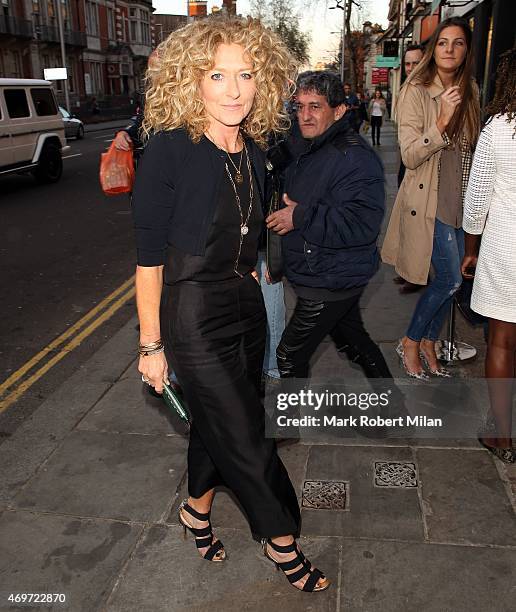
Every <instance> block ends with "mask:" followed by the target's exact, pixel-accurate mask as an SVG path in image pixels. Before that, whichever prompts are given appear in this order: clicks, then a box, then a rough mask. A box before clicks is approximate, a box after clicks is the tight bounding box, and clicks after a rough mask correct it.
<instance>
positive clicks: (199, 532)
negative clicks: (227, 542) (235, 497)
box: [178, 499, 227, 562]
mask: <svg viewBox="0 0 516 612" xmlns="http://www.w3.org/2000/svg"><path fill="white" fill-rule="evenodd" d="M182 511H184V512H187V513H188V514H190V515H191V516H193V517H194V518H196V519H197V520H198V521H208V526H207V527H201V528H199V529H198V528H196V527H192V526H191V525H189V524H188V522H187V521H186V519H185V517H184V516H183V512H182ZM178 515H179V522H180V523H181V525H183V529H184V537H185V539H186V530H187V529H188V531H190V532H191V533H193V535H194V536H195V545H196V546H197V548H198V549H201V548H207V547H208V546H209V548H208V550H207V551H206V552H205V553H204V555H203V554H201V557H202V558H203V559H206V560H207V561H213V562H220V561H225V560H226V558H227V557H226V551H225V550H224V546H223V544H222V542H221V541H220V540H217V541H216V542H214V541H213V538H214V535H213V531H212V529H211V523H210V513H209V512H207V513H206V514H202V513H201V512H197V510H194V508H192V506H189V505H188V502H187V500H186V499H184V500H183V501H182V502H181V504H180V505H179V511H178Z"/></svg>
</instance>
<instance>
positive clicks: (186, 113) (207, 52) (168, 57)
mask: <svg viewBox="0 0 516 612" xmlns="http://www.w3.org/2000/svg"><path fill="white" fill-rule="evenodd" d="M220 44H227V45H228V44H237V45H241V46H242V47H243V48H244V50H245V52H246V53H247V55H248V56H249V58H250V59H251V63H252V65H253V76H254V79H255V83H256V96H255V99H254V102H253V106H252V108H251V111H250V113H249V115H248V116H247V117H246V119H245V120H244V122H243V124H242V129H243V130H244V131H245V133H246V134H247V135H248V136H250V137H251V138H253V139H254V140H255V141H256V142H257V143H258V144H261V145H262V146H263V145H265V144H266V140H267V135H268V134H269V133H270V132H281V131H284V130H286V129H288V127H289V119H288V114H287V113H286V111H285V105H284V102H285V101H286V100H288V99H289V98H290V96H291V95H292V93H293V90H294V87H295V78H296V74H297V65H296V62H295V60H294V58H293V56H292V55H291V54H290V52H289V51H288V49H287V48H286V46H285V45H284V44H283V42H282V41H281V39H280V38H279V37H278V36H277V35H276V34H275V33H274V32H272V31H271V30H269V29H268V28H266V27H265V26H263V25H262V23H261V22H260V21H259V20H258V19H253V18H251V17H247V18H246V19H242V18H239V17H229V18H221V17H208V18H206V19H202V20H198V21H194V22H193V23H189V24H188V25H186V26H184V27H183V28H181V29H179V30H176V31H174V32H172V34H170V36H169V37H168V38H167V39H166V40H164V41H163V42H162V43H161V44H160V45H159V46H158V47H157V49H156V52H157V53H156V55H157V58H156V60H157V61H153V62H149V67H148V69H147V74H146V81H147V90H146V94H145V117H144V121H143V131H144V133H145V136H146V137H148V136H149V135H150V133H152V132H159V131H161V130H172V129H175V128H179V127H184V128H186V129H187V130H188V132H189V134H190V137H191V138H192V140H193V141H194V142H199V140H200V138H201V136H202V135H203V133H204V132H205V131H206V129H207V128H208V124H209V120H208V115H207V113H206V109H205V107H204V103H203V100H202V98H201V95H200V88H199V85H200V82H201V80H202V78H203V76H204V74H205V73H206V72H207V71H208V70H211V69H212V68H213V66H214V59H215V54H216V51H217V48H218V46H219V45H220Z"/></svg>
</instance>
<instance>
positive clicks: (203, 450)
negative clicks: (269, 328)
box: [161, 274, 300, 537]
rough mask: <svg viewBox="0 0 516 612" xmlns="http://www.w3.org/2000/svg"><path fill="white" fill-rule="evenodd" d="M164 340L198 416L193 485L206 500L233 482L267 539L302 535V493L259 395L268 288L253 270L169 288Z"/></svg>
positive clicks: (194, 426) (195, 419) (193, 445)
mask: <svg viewBox="0 0 516 612" xmlns="http://www.w3.org/2000/svg"><path fill="white" fill-rule="evenodd" d="M161 321H162V337H163V339H164V342H165V347H166V355H167V360H168V362H169V363H170V365H171V366H172V367H173V369H174V371H175V373H176V375H177V378H178V381H179V383H180V385H181V387H182V388H183V392H184V396H185V400H186V403H187V405H188V408H189V410H190V413H191V415H192V421H193V422H192V426H191V430H190V444H189V449H188V490H189V494H190V495H191V496H192V497H195V498H198V497H201V496H202V495H204V494H205V493H206V492H207V491H209V490H210V489H212V488H213V487H215V486H218V485H224V486H226V487H228V488H229V489H230V490H231V491H232V492H233V494H234V495H235V496H236V498H237V499H238V501H239V503H240V504H241V505H242V507H243V508H244V510H245V512H246V514H247V517H248V520H249V523H250V526H251V531H252V532H253V533H254V534H256V535H258V536H260V537H275V536H280V535H288V534H297V533H298V532H299V523H300V513H299V505H298V502H297V498H296V493H295V491H294V488H293V486H292V483H291V482H290V478H289V476H288V473H287V471H286V469H285V467H284V465H283V463H282V462H281V460H280V458H279V457H278V454H277V451H276V443H275V441H274V440H273V439H270V438H266V437H265V421H264V418H265V412H264V409H263V405H262V403H261V401H260V397H259V386H260V378H261V372H262V365H263V355H264V348H265V333H266V317H265V307H264V303H263V297H262V294H261V290H260V286H259V285H258V283H257V282H256V281H255V280H254V278H253V277H252V276H251V275H250V274H247V275H246V276H244V277H243V278H238V277H236V278H235V279H231V280H229V281H225V282H213V283H209V282H192V281H183V282H180V283H177V284H175V285H173V286H170V287H168V286H166V287H165V290H164V294H163V300H162V306H161Z"/></svg>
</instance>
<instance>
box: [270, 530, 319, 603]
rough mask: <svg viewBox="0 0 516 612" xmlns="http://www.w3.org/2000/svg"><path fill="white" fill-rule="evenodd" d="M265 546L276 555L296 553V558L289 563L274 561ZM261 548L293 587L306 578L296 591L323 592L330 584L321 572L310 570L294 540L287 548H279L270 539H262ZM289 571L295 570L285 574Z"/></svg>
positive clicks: (308, 562) (309, 564)
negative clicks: (300, 587) (301, 586)
mask: <svg viewBox="0 0 516 612" xmlns="http://www.w3.org/2000/svg"><path fill="white" fill-rule="evenodd" d="M267 545H269V546H270V547H271V548H272V549H273V550H275V551H276V552H278V553H283V554H285V553H296V556H295V558H294V559H292V560H291V561H284V562H280V561H276V559H273V558H272V557H271V556H270V554H269V551H268V550H267ZM262 547H263V554H264V555H265V556H266V557H267V559H270V560H271V561H272V562H273V563H274V565H275V566H276V569H277V570H280V569H281V570H282V572H283V573H284V574H285V576H286V577H287V580H288V581H289V582H290V584H291V585H292V586H294V582H297V581H298V580H301V579H302V578H304V577H305V576H308V578H307V579H306V582H305V584H304V585H303V588H302V589H299V588H298V587H296V586H294V588H295V589H297V590H298V591H306V592H308V593H312V592H313V593H315V592H317V591H325V590H326V589H327V588H328V587H329V586H330V584H331V582H330V581H329V580H328V578H326V576H325V575H324V574H323V573H322V572H321V570H319V569H317V568H314V569H311V567H312V565H311V563H310V561H308V559H307V558H306V557H305V556H304V554H303V553H302V552H301V550H299V547H298V545H297V542H296V541H295V540H294V541H293V542H292V544H288V545H287V546H279V545H278V544H274V542H272V541H271V540H270V539H268V538H263V539H262ZM289 570H296V571H295V572H292V573H290V574H287V572H288V571H289ZM321 578H322V579H323V580H322V582H320V583H319V580H320V579H321Z"/></svg>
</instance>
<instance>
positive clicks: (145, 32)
mask: <svg viewBox="0 0 516 612" xmlns="http://www.w3.org/2000/svg"><path fill="white" fill-rule="evenodd" d="M140 15H141V18H142V20H141V23H140V27H141V31H142V36H141V41H142V42H143V44H144V45H150V44H151V40H150V23H149V12H148V11H144V10H143V9H142V10H141V11H140Z"/></svg>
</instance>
